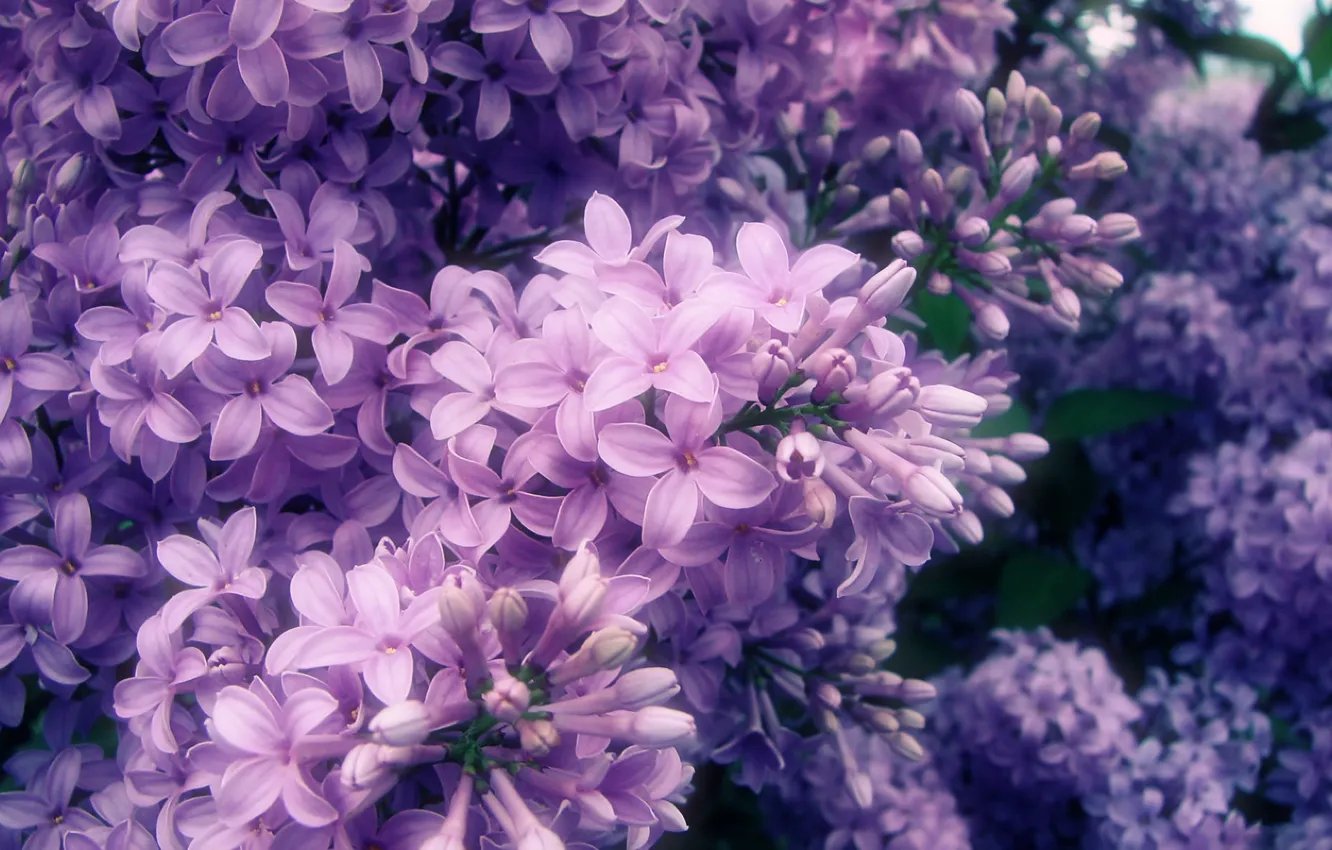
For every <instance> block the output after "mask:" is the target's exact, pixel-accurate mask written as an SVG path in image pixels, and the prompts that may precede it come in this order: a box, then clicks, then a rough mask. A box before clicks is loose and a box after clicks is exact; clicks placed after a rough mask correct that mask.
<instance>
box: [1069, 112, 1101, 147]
mask: <svg viewBox="0 0 1332 850" xmlns="http://www.w3.org/2000/svg"><path fill="white" fill-rule="evenodd" d="M1099 132H1101V116H1100V115H1097V114H1096V113H1095V112H1084V113H1082V114H1081V115H1079V116H1078V117H1077V118H1074V119H1073V124H1072V126H1070V127H1069V128H1068V137H1069V138H1070V139H1072V140H1074V141H1077V142H1090V141H1091V140H1092V139H1094V138H1096V134H1097V133H1099Z"/></svg>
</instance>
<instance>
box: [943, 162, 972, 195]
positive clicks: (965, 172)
mask: <svg viewBox="0 0 1332 850" xmlns="http://www.w3.org/2000/svg"><path fill="white" fill-rule="evenodd" d="M975 179H976V170H975V169H973V168H972V167H971V166H969V165H959V166H957V167H956V168H954V169H953V170H952V171H950V172H948V179H947V180H945V181H944V189H945V190H947V191H948V194H950V195H961V194H962V193H963V192H965V191H966V190H967V189H968V188H970V186H971V184H972V182H973V181H974V180H975Z"/></svg>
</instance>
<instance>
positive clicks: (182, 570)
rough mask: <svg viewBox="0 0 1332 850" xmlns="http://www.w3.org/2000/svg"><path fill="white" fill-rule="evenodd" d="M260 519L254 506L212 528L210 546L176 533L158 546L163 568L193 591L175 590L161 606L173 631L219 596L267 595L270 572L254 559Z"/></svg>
mask: <svg viewBox="0 0 1332 850" xmlns="http://www.w3.org/2000/svg"><path fill="white" fill-rule="evenodd" d="M257 526H258V518H257V515H256V514H255V510H254V508H245V509H243V510H240V511H237V512H236V513H235V514H234V515H232V516H231V517H230V518H229V519H228V520H227V521H226V523H224V524H223V525H222V527H221V528H220V529H216V530H215V531H214V527H212V526H204V525H201V526H200V530H201V531H202V530H203V528H204V527H208V528H209V529H210V531H212V532H213V534H212V536H213V537H214V538H215V540H214V541H210V544H205V543H204V542H202V541H199V540H195V539H194V538H193V537H186V536H185V535H183V534H173V535H171V536H170V537H168V538H166V539H165V540H163V541H162V542H160V543H158V544H157V560H158V562H160V563H161V564H162V567H163V569H165V570H166V571H167V572H168V573H170V574H171V575H172V576H174V577H175V578H177V579H179V580H180V581H182V582H184V583H185V584H186V585H188V586H189V587H190V588H191V589H188V590H181V591H178V592H176V593H175V594H174V595H172V597H171V598H170V599H168V600H167V602H166V604H165V605H164V606H162V621H163V624H164V625H165V627H166V629H167V631H168V632H175V631H177V630H179V629H180V627H181V625H182V624H183V623H184V622H185V621H186V620H187V619H188V618H189V617H190V615H191V614H193V613H194V612H196V611H198V610H199V609H200V608H202V607H204V606H205V605H207V604H209V603H210V602H212V601H213V600H214V599H217V598H218V597H219V596H229V595H234V596H240V597H242V598H245V599H262V598H263V596H264V590H265V588H266V587H267V586H268V574H267V572H266V571H264V570H262V569H260V568H259V567H256V566H252V565H251V563H250V560H251V557H252V554H253V550H254V543H255V535H256V533H257Z"/></svg>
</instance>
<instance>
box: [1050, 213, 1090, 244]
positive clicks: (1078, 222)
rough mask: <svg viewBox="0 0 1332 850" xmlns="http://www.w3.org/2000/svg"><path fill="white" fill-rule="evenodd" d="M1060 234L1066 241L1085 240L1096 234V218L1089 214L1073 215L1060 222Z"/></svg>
mask: <svg viewBox="0 0 1332 850" xmlns="http://www.w3.org/2000/svg"><path fill="white" fill-rule="evenodd" d="M1058 234H1059V238H1060V239H1062V240H1064V241H1065V242H1072V243H1075V244H1076V243H1080V242H1085V241H1086V240H1088V239H1091V238H1092V237H1094V236H1095V235H1096V219H1094V218H1092V217H1091V216H1089V215H1071V216H1069V217H1068V218H1066V219H1064V220H1063V221H1061V222H1059V230H1058Z"/></svg>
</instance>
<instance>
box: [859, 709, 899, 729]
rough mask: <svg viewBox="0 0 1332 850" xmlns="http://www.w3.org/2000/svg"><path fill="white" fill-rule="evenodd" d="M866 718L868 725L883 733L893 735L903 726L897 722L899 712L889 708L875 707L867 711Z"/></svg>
mask: <svg viewBox="0 0 1332 850" xmlns="http://www.w3.org/2000/svg"><path fill="white" fill-rule="evenodd" d="M864 720H865V723H866V725H868V726H869V727H870V728H871V729H873V730H874V731H875V732H878V733H879V734H881V735H891V734H892V733H894V732H896V731H897V730H898V729H900V728H902V727H901V724H900V723H898V722H897V714H896V713H894V712H893V711H892V710H890V709H887V708H875V709H870V710H869V711H866V712H865V714H864Z"/></svg>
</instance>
